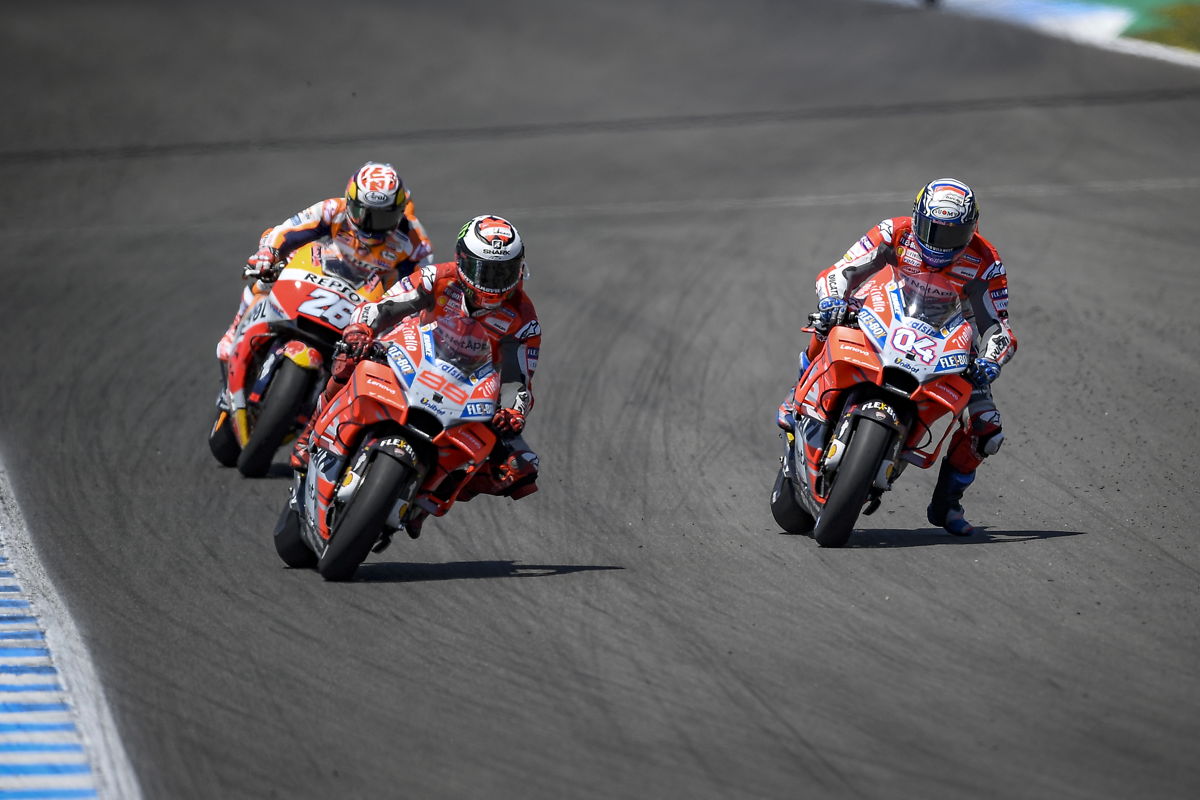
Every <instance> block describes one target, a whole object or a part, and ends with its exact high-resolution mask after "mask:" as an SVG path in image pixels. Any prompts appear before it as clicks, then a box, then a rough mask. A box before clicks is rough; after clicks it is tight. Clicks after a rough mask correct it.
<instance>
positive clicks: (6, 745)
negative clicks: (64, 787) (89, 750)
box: [0, 742, 83, 753]
mask: <svg viewBox="0 0 1200 800" xmlns="http://www.w3.org/2000/svg"><path fill="white" fill-rule="evenodd" d="M82 752H83V745H81V744H60V743H57V742H48V743H46V744H40V743H38V742H0V753H82Z"/></svg>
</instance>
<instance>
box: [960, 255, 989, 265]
mask: <svg viewBox="0 0 1200 800" xmlns="http://www.w3.org/2000/svg"><path fill="white" fill-rule="evenodd" d="M960 258H962V260H963V261H967V262H969V263H971V264H976V265H979V264H982V263H983V259H981V258H976V257H975V256H973V255H971V254H970V253H963V254H962V255H961V256H960Z"/></svg>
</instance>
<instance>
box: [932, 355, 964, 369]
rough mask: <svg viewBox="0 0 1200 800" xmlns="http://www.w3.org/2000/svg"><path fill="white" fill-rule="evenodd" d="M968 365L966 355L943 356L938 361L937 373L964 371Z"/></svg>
mask: <svg viewBox="0 0 1200 800" xmlns="http://www.w3.org/2000/svg"><path fill="white" fill-rule="evenodd" d="M966 365H967V354H966V353H955V354H954V355H949V356H942V357H941V358H939V359H938V363H937V371H938V372H943V371H945V370H948V369H962V368H963V367H965V366H966Z"/></svg>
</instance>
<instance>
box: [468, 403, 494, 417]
mask: <svg viewBox="0 0 1200 800" xmlns="http://www.w3.org/2000/svg"><path fill="white" fill-rule="evenodd" d="M495 407H496V404H495V403H483V402H474V403H467V405H466V407H465V408H463V416H464V417H490V416H492V414H494V413H495V412H494V411H493V409H494V408H495Z"/></svg>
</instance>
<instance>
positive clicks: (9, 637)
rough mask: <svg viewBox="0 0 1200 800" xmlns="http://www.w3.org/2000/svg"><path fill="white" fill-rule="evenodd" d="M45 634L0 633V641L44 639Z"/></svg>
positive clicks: (27, 632)
mask: <svg viewBox="0 0 1200 800" xmlns="http://www.w3.org/2000/svg"><path fill="white" fill-rule="evenodd" d="M45 638H46V634H44V633H42V632H41V631H0V640H3V639H7V640H9V641H11V640H13V639H45Z"/></svg>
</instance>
